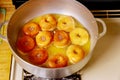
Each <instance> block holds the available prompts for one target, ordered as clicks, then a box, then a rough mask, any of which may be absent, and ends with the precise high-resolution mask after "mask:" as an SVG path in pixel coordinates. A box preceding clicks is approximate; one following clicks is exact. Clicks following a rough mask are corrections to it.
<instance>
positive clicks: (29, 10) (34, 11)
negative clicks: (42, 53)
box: [0, 0, 106, 78]
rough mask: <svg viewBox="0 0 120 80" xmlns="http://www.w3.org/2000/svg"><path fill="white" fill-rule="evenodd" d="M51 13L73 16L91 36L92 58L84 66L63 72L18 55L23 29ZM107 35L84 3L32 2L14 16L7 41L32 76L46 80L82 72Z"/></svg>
mask: <svg viewBox="0 0 120 80" xmlns="http://www.w3.org/2000/svg"><path fill="white" fill-rule="evenodd" d="M48 13H56V14H65V15H71V16H73V17H74V18H76V19H77V20H78V21H80V22H81V23H82V24H83V25H84V26H85V28H86V29H87V30H88V31H89V33H90V38H91V46H90V52H89V54H88V55H87V56H86V57H85V58H84V59H83V60H82V61H80V62H78V63H77V64H74V65H70V66H67V67H63V68H43V67H38V66H35V65H33V64H30V63H28V62H27V61H25V60H24V59H22V58H21V57H20V56H19V55H18V51H17V50H16V47H15V43H16V39H17V34H18V32H19V29H20V28H21V26H22V25H23V24H24V23H26V22H27V21H29V20H31V19H32V18H34V17H36V16H40V15H43V14H48ZM96 21H99V22H100V23H101V24H102V27H103V32H101V33H99V30H98V25H97V22H96ZM105 33H106V25H105V23H104V22H103V21H102V20H100V19H95V18H94V16H93V14H92V13H91V12H90V11H89V10H88V9H87V8H86V7H85V6H84V5H82V4H81V3H79V2H77V1H75V0H30V1H28V2H26V3H24V4H23V5H22V6H20V7H19V8H18V9H17V10H16V11H15V13H14V14H13V15H12V17H11V19H10V21H9V22H8V27H7V38H5V37H3V36H2V35H0V37H2V38H3V39H4V40H7V41H8V44H9V45H10V48H11V50H12V52H13V55H14V57H15V59H16V61H17V62H18V63H19V64H20V65H21V67H22V68H24V69H25V70H27V71H28V72H30V73H32V74H34V75H36V76H39V77H44V78H61V77H65V76H69V75H71V74H73V73H75V72H77V71H78V70H80V69H82V68H83V67H84V66H85V65H86V64H87V63H88V61H89V60H90V58H91V56H92V51H93V49H94V47H95V45H96V42H97V40H98V39H99V38H100V37H102V36H103V35H104V34H105Z"/></svg>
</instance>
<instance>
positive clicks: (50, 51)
mask: <svg viewBox="0 0 120 80" xmlns="http://www.w3.org/2000/svg"><path fill="white" fill-rule="evenodd" d="M52 15H53V16H54V17H55V18H56V20H58V19H59V17H60V16H64V15H62V14H52ZM41 17H42V16H38V17H35V18H33V19H32V20H30V21H29V22H35V23H39V21H40V20H41ZM73 19H74V21H75V27H77V28H78V27H80V28H84V26H83V25H82V24H81V23H80V22H79V21H77V20H76V19H75V18H73ZM84 29H85V28H84ZM89 37H90V35H89ZM69 45H71V43H70V44H69ZM69 45H68V46H69ZM68 46H66V47H63V48H58V47H56V46H54V45H53V43H51V44H50V45H49V46H48V47H47V48H46V50H47V51H48V55H49V58H50V57H52V56H53V55H56V54H62V55H65V56H66V50H67V48H68ZM81 47H82V48H83V50H84V52H85V56H86V55H87V54H88V53H89V51H90V39H89V40H88V42H87V43H86V44H85V45H83V46H81ZM20 53H21V52H20ZM20 56H21V57H22V58H23V59H25V60H26V61H28V62H30V61H29V59H28V55H25V54H24V53H22V54H20ZM47 65H48V63H47V61H46V62H45V63H44V64H42V65H39V66H43V67H47ZM68 65H71V63H70V62H69V64H68Z"/></svg>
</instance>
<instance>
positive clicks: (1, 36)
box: [0, 21, 8, 42]
mask: <svg viewBox="0 0 120 80" xmlns="http://www.w3.org/2000/svg"><path fill="white" fill-rule="evenodd" d="M7 24H8V21H5V22H3V23H1V24H0V30H1V28H2V27H3V26H4V25H7ZM0 38H2V39H3V40H4V41H6V42H7V37H6V36H4V35H3V34H1V33H0Z"/></svg>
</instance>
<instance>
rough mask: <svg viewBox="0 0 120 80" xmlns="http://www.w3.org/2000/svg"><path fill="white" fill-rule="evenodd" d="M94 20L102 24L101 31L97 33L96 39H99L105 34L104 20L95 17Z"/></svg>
mask: <svg viewBox="0 0 120 80" xmlns="http://www.w3.org/2000/svg"><path fill="white" fill-rule="evenodd" d="M96 21H98V22H100V23H101V24H102V26H101V27H102V29H103V30H102V32H101V33H99V34H98V39H100V38H101V37H103V36H104V35H105V34H106V31H107V27H106V24H105V22H104V21H103V20H102V19H99V18H96Z"/></svg>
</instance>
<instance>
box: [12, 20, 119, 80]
mask: <svg viewBox="0 0 120 80" xmlns="http://www.w3.org/2000/svg"><path fill="white" fill-rule="evenodd" d="M101 19H102V20H103V21H104V22H105V23H106V25H107V33H106V35H105V36H104V37H102V38H101V39H99V40H98V42H97V44H96V46H95V48H94V51H93V56H92V58H91V59H90V61H89V62H88V64H87V65H86V66H85V67H84V68H83V69H82V70H81V71H78V72H77V73H75V74H73V75H71V76H69V77H65V78H61V79H44V78H39V77H36V76H34V75H33V74H30V73H28V72H26V71H25V70H23V69H22V68H21V67H20V66H19V64H17V63H16V62H15V60H14V57H13V62H12V68H11V78H10V80H120V69H119V68H120V64H119V63H120V41H119V40H120V22H119V21H120V18H101ZM98 25H99V26H100V24H98ZM30 77H31V79H30Z"/></svg>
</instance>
